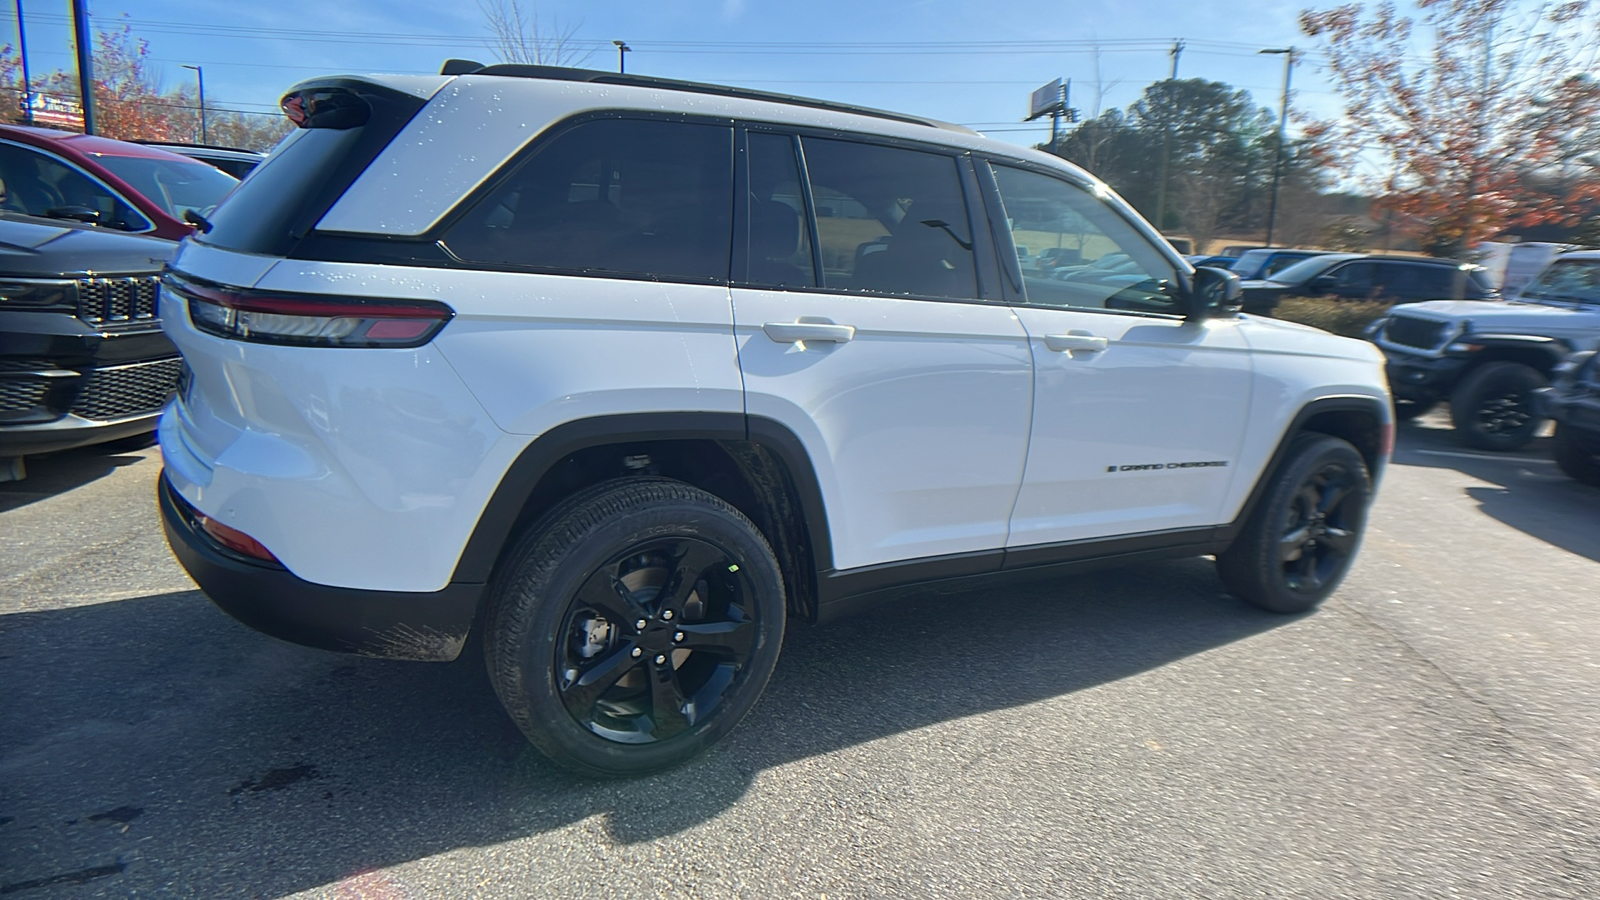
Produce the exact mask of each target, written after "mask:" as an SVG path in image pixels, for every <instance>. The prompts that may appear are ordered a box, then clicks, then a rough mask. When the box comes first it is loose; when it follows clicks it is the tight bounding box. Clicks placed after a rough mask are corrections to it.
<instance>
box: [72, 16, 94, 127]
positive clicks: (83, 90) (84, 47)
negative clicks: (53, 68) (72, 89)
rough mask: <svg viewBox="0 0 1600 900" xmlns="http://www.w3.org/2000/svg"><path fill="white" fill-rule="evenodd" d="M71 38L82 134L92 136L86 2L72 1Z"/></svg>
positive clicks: (91, 55) (91, 68) (90, 50)
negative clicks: (81, 118)
mask: <svg viewBox="0 0 1600 900" xmlns="http://www.w3.org/2000/svg"><path fill="white" fill-rule="evenodd" d="M72 37H73V43H75V44H76V45H77V49H78V96H79V98H80V102H81V103H82V104H83V133H84V134H94V133H95V130H94V48H93V47H92V46H90V44H89V9H88V0H72Z"/></svg>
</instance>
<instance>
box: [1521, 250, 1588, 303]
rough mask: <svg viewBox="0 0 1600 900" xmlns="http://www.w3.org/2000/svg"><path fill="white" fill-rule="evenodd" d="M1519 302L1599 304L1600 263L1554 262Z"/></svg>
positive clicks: (1523, 293)
mask: <svg viewBox="0 0 1600 900" xmlns="http://www.w3.org/2000/svg"><path fill="white" fill-rule="evenodd" d="M1520 299H1523V300H1555V301H1558V302H1564V303H1594V304H1600V259H1596V260H1576V259H1574V260H1566V261H1558V262H1553V263H1551V264H1550V267H1549V268H1547V269H1545V270H1544V271H1543V272H1540V273H1539V277H1538V278H1535V279H1534V280H1533V283H1532V284H1530V285H1528V286H1527V287H1526V288H1523V290H1522V296H1521V298H1520Z"/></svg>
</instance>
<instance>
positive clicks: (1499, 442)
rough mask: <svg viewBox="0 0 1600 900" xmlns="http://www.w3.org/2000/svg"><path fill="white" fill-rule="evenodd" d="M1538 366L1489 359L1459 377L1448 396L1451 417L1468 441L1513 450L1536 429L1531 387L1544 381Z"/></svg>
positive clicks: (1524, 443)
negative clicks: (1455, 386)
mask: <svg viewBox="0 0 1600 900" xmlns="http://www.w3.org/2000/svg"><path fill="white" fill-rule="evenodd" d="M1546 383H1547V382H1546V380H1545V377H1544V376H1543V375H1542V374H1540V373H1539V371H1538V370H1537V369H1534V368H1532V367H1530V366H1526V365H1523V364H1522V363H1517V362H1492V363H1487V364H1485V365H1483V366H1480V367H1479V368H1477V369H1475V370H1474V371H1472V372H1471V373H1470V374H1468V375H1467V377H1466V378H1464V379H1462V381H1461V385H1460V386H1459V387H1458V388H1456V390H1455V393H1453V394H1452V395H1451V397H1450V417H1451V418H1452V419H1454V420H1455V426H1456V430H1457V431H1458V432H1460V434H1461V437H1462V439H1463V440H1465V441H1466V442H1467V443H1468V444H1470V445H1472V446H1474V447H1478V448H1480V449H1483V450H1500V451H1504V450H1516V449H1518V448H1520V447H1524V446H1526V445H1527V444H1528V442H1530V441H1532V440H1533V437H1534V435H1535V434H1536V433H1538V431H1539V426H1540V425H1542V424H1544V420H1543V419H1541V418H1539V417H1538V415H1536V414H1535V412H1534V407H1533V397H1534V391H1536V390H1538V389H1539V388H1541V387H1544V386H1545V384H1546Z"/></svg>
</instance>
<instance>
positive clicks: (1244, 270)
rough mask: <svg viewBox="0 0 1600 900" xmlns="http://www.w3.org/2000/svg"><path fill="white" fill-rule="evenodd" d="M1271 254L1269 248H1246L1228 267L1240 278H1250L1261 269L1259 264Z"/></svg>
mask: <svg viewBox="0 0 1600 900" xmlns="http://www.w3.org/2000/svg"><path fill="white" fill-rule="evenodd" d="M1271 255H1272V251H1271V250H1246V251H1245V252H1244V255H1243V256H1240V257H1239V258H1238V259H1236V260H1234V261H1233V265H1231V266H1229V267H1228V269H1229V271H1232V272H1235V273H1237V274H1238V276H1239V277H1240V278H1252V277H1254V276H1255V274H1256V272H1257V271H1259V270H1260V269H1261V264H1262V263H1264V262H1266V261H1267V257H1269V256H1271Z"/></svg>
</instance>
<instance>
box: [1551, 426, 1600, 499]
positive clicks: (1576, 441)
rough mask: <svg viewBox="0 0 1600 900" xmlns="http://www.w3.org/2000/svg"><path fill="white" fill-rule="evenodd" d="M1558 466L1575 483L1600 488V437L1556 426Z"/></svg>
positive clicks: (1555, 447)
mask: <svg viewBox="0 0 1600 900" xmlns="http://www.w3.org/2000/svg"><path fill="white" fill-rule="evenodd" d="M1552 449H1553V450H1554V451H1555V458H1556V465H1558V466H1560V467H1561V471H1563V472H1565V473H1567V475H1568V476H1570V477H1571V478H1572V479H1573V480H1575V481H1581V482H1583V483H1584V484H1589V485H1594V486H1595V487H1600V435H1593V434H1584V433H1583V432H1581V431H1573V430H1572V429H1570V428H1563V427H1561V425H1560V423H1557V424H1556V435H1555V446H1554V447H1553V448H1552Z"/></svg>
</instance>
